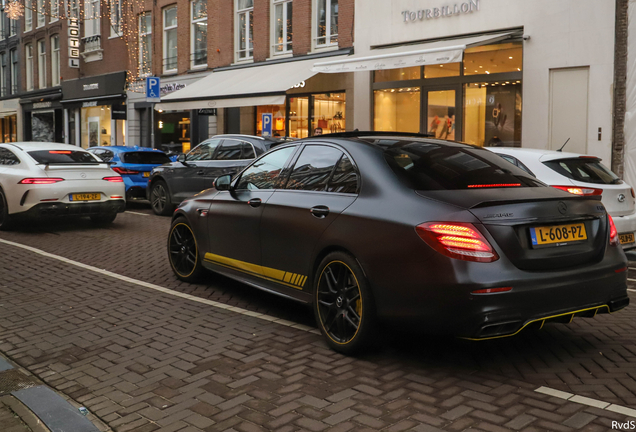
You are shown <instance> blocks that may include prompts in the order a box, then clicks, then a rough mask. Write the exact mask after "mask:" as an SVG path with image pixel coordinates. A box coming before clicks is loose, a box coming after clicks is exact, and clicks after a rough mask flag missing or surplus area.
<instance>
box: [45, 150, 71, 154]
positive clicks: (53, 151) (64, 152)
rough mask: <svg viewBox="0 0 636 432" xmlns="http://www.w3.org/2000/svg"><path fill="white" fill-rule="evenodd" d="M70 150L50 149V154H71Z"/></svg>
mask: <svg viewBox="0 0 636 432" xmlns="http://www.w3.org/2000/svg"><path fill="white" fill-rule="evenodd" d="M71 153H73V152H72V151H70V150H49V154H71Z"/></svg>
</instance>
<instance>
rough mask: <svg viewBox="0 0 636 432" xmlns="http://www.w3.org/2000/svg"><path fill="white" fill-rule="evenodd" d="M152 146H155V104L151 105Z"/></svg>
mask: <svg viewBox="0 0 636 432" xmlns="http://www.w3.org/2000/svg"><path fill="white" fill-rule="evenodd" d="M150 147H151V148H155V104H154V102H153V104H152V106H151V107H150Z"/></svg>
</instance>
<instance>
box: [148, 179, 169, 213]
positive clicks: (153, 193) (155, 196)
mask: <svg viewBox="0 0 636 432" xmlns="http://www.w3.org/2000/svg"><path fill="white" fill-rule="evenodd" d="M150 205H151V207H152V211H153V212H155V214H158V215H159V216H168V215H170V213H172V201H171V200H170V193H169V192H168V185H167V184H166V182H164V181H162V180H157V182H156V183H154V184H153V185H152V189H150Z"/></svg>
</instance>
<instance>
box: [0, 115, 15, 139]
mask: <svg viewBox="0 0 636 432" xmlns="http://www.w3.org/2000/svg"><path fill="white" fill-rule="evenodd" d="M0 125H1V126H2V142H16V141H17V140H18V135H17V126H18V117H17V116H16V115H9V116H6V117H4V118H3V119H2V122H1V123H0Z"/></svg>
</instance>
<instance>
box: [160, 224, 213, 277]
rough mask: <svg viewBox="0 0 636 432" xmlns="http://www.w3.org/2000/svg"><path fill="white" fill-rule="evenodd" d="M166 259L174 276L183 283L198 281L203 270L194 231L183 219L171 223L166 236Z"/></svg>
mask: <svg viewBox="0 0 636 432" xmlns="http://www.w3.org/2000/svg"><path fill="white" fill-rule="evenodd" d="M168 259H169V261H170V267H172V271H173V272H174V274H175V275H176V276H177V277H178V278H179V279H181V280H182V281H185V282H195V281H197V280H199V279H200V278H201V275H202V274H203V272H204V270H205V269H204V268H203V266H202V265H201V257H200V255H199V249H198V247H197V240H196V238H195V236H194V231H192V228H191V227H190V224H189V223H188V221H187V220H186V219H185V218H179V219H176V220H175V221H174V222H172V226H171V227H170V235H169V236H168Z"/></svg>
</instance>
